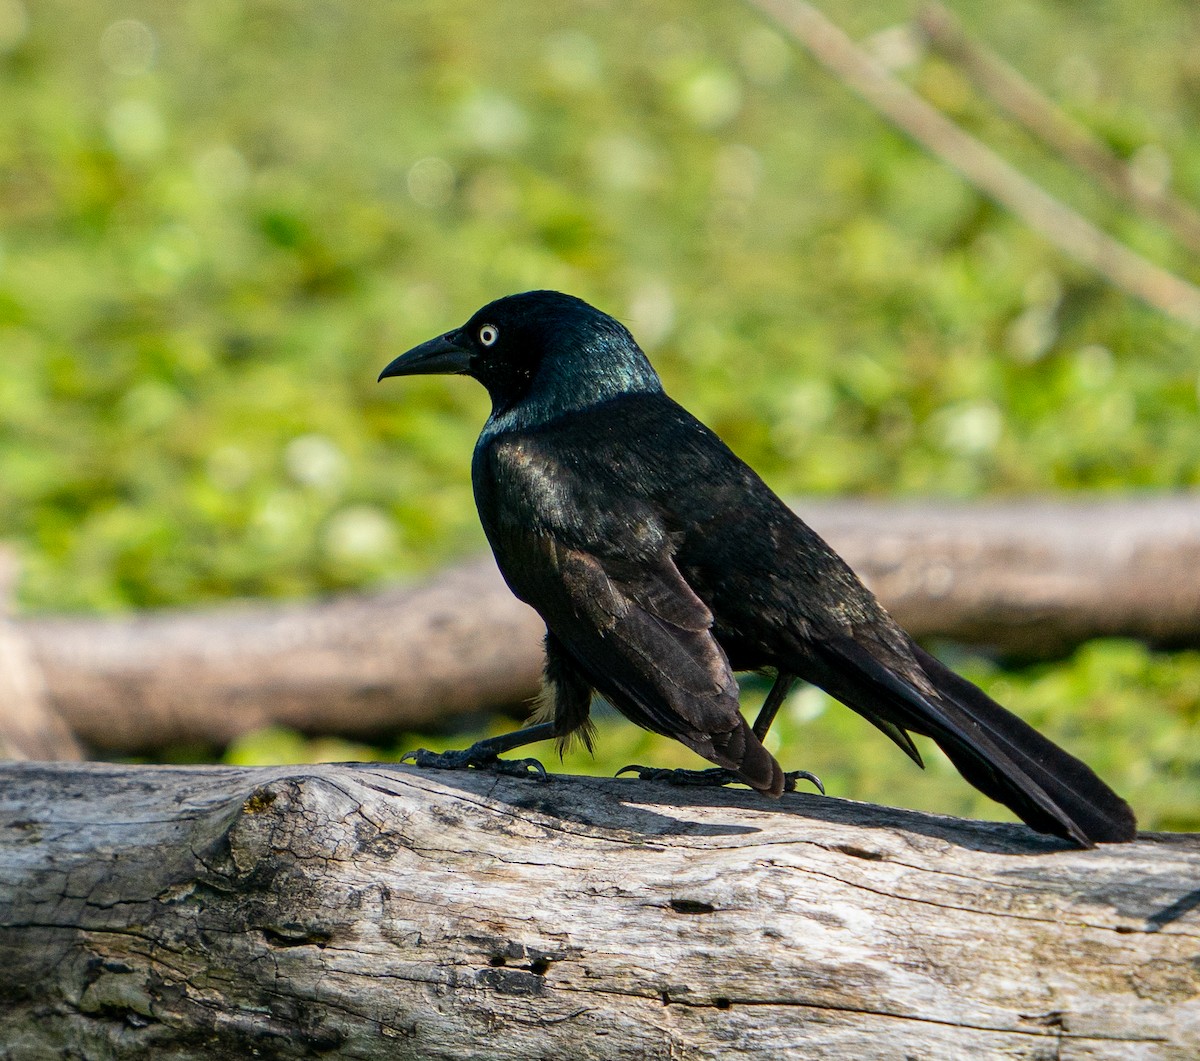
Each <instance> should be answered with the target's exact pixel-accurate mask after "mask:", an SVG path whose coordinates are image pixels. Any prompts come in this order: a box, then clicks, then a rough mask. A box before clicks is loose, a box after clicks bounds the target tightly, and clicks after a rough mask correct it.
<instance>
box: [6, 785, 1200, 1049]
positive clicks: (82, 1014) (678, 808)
mask: <svg viewBox="0 0 1200 1061" xmlns="http://www.w3.org/2000/svg"><path fill="white" fill-rule="evenodd" d="M1198 881H1200V837H1198V836H1195V835H1186V836H1185V835H1174V836H1172V835H1146V836H1144V837H1142V838H1141V839H1139V840H1138V841H1137V842H1136V843H1133V844H1128V845H1117V846H1110V847H1104V848H1101V849H1098V850H1094V851H1078V850H1073V849H1065V848H1064V847H1063V846H1062V845H1061V844H1060V843H1058V842H1057V841H1053V840H1049V839H1047V838H1045V837H1040V836H1037V835H1035V834H1033V833H1032V832H1030V831H1029V830H1028V829H1026V828H1025V827H1024V826H1020V825H1007V824H996V823H982V822H970V821H962V820H955V819H949V818H941V817H936V816H932V815H926V814H918V813H913V812H908V811H898V810H889V809H886V808H882V807H874V806H870V805H866V804H855V803H850V802H846V801H842V800H837V799H826V798H821V797H819V796H816V795H808V794H790V795H787V796H785V797H784V798H783V799H782V800H780V801H779V802H769V801H767V800H764V799H763V798H761V797H759V796H757V795H755V794H753V793H748V792H744V791H742V792H738V791H733V790H724V791H717V792H712V791H701V792H697V791H694V790H679V789H672V788H670V787H668V786H665V785H657V784H648V783H643V782H638V781H632V780H616V779H606V780H599V779H585V778H574V777H561V776H560V777H555V778H553V779H552V780H551V781H550V782H549V783H546V784H539V783H535V782H532V781H522V780H518V779H497V778H495V777H492V776H489V775H480V774H473V773H462V774H442V773H437V772H430V773H420V772H417V771H415V770H413V769H410V768H401V767H383V766H378V765H369V764H357V765H333V766H320V767H309V768H304V769H298V768H296V767H291V768H263V769H256V770H235V769H228V768H213V767H208V768H157V767H132V768H131V767H115V766H109V765H103V764H89V765H73V764H72V765H67V764H57V765H44V764H32V763H29V764H15V765H10V766H6V767H2V768H0V1044H3V1048H2V1049H0V1054H2V1055H3V1056H4V1057H5V1058H8V1059H12V1061H26V1059H35V1058H36V1059H40V1058H57V1057H87V1058H89V1059H93V1061H101V1059H105V1058H144V1057H154V1058H161V1059H180V1061H182V1059H188V1058H204V1059H206V1061H212V1059H214V1058H215V1059H221V1058H238V1059H240V1058H243V1057H251V1056H256V1057H271V1058H292V1057H297V1058H299V1057H311V1056H318V1055H320V1056H327V1057H339V1058H358V1059H370V1058H381V1059H382V1058H387V1059H389V1061H394V1059H405V1058H421V1059H439V1058H447V1059H449V1058H454V1059H467V1058H485V1059H489V1061H490V1059H495V1058H507V1057H512V1058H516V1057H521V1058H572V1059H576V1058H578V1059H591V1058H596V1059H599V1058H629V1059H635V1058H636V1059H657V1058H662V1059H667V1058H671V1059H676V1061H677V1059H682V1058H701V1057H703V1058H712V1057H722V1058H736V1057H746V1058H750V1057H754V1058H764V1057H771V1058H775V1057H791V1056H796V1057H805V1058H808V1059H813V1061H820V1059H854V1061H869V1059H872V1058H888V1059H891V1058H896V1059H899V1058H911V1057H922V1058H959V1057H962V1058H968V1057H969V1058H977V1057H978V1058H985V1057H986V1058H1007V1059H1015V1058H1023V1059H1033V1058H1068V1057H1069V1058H1090V1059H1105V1058H1111V1059H1114V1061H1115V1059H1118V1058H1119V1059H1122V1061H1124V1059H1128V1058H1133V1057H1136V1058H1139V1059H1144V1061H1151V1059H1153V1061H1159V1059H1164V1061H1165V1059H1179V1061H1183V1059H1185V1058H1186V1059H1192V1058H1195V1057H1197V1056H1200V968H1198V963H1197V959H1196V956H1197V953H1198V948H1197V940H1198V938H1200V914H1198V910H1197V908H1198V907H1200V887H1198V886H1197V882H1198Z"/></svg>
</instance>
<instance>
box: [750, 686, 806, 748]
mask: <svg viewBox="0 0 1200 1061" xmlns="http://www.w3.org/2000/svg"><path fill="white" fill-rule="evenodd" d="M795 684H796V676H795V675H794V674H788V672H787V671H784V670H781V671H779V672H778V673H777V674H776V675H775V682H774V684H773V685H772V686H771V690H770V692H768V693H767V698H766V699H765V700H764V701H763V705H762V707H760V708H759V709H758V718H756V719H755V720H754V725H753V726H751V727H750V728H751V729H752V730H754V735H755V736H756V737H757V738H758V739H759V740H762V739H763V738H764V737H765V736H766V735H767V730H769V729H770V728H771V723H772V722H774V721H775V716H776V715H777V714H779V709H780V708H781V707H782V706H783V702H784V700H786V699H787V695H788V693H790V692H791V691H792V686H793V685H795Z"/></svg>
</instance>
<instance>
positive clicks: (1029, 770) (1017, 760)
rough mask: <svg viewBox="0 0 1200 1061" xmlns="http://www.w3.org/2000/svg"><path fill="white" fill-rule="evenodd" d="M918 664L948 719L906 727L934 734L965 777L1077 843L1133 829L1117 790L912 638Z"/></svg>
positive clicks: (1122, 837)
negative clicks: (942, 723) (931, 684)
mask: <svg viewBox="0 0 1200 1061" xmlns="http://www.w3.org/2000/svg"><path fill="white" fill-rule="evenodd" d="M913 648H914V653H915V655H916V657H917V661H918V662H919V663H920V665H921V669H922V670H924V671H925V673H926V674H927V675H928V676H929V679H930V681H931V682H932V683H933V685H934V686H935V687H936V688H937V690H938V693H939V694H940V697H939V700H940V704H939V706H940V707H941V708H942V711H941V712H940V713H942V714H944V715H945V716H947V721H949V722H950V725H949V726H939V725H938V724H937V720H936V719H934V720H931V721H932V722H933V724H932V725H930V726H928V727H927V728H926V727H914V728H915V729H917V731H918V732H925V733H926V734H927V735H928V736H930V737H932V738H933V739H934V740H935V741H937V743H938V745H939V746H940V747H941V748H942V750H943V751H944V752H945V753H946V754H947V755H948V756H949V757H950V760H951V762H953V763H954V765H955V766H956V767H957V768H958V770H959V772H960V773H961V774H962V775H963V777H965V778H966V779H967V780H968V781H969V782H971V784H972V785H974V786H975V787H976V788H977V789H979V790H980V791H981V792H983V793H984V794H985V795H987V796H990V797H991V798H992V799H994V800H996V801H997V802H999V803H1003V804H1004V805H1005V806H1006V807H1008V808H1009V809H1010V810H1012V811H1013V812H1014V813H1015V814H1016V815H1018V817H1020V818H1021V819H1022V820H1023V821H1024V822H1026V823H1027V824H1028V825H1030V826H1032V827H1033V828H1034V829H1037V830H1039V831H1041V832H1045V833H1051V834H1053V835H1055V836H1061V837H1063V838H1064V839H1071V840H1075V841H1076V842H1077V843H1079V844H1082V845H1083V846H1085V847H1091V846H1092V845H1093V844H1098V843H1121V842H1124V841H1127V840H1132V839H1133V838H1134V837H1135V836H1136V835H1137V820H1136V819H1135V818H1134V815H1133V811H1132V809H1130V806H1129V804H1128V803H1126V802H1125V801H1124V800H1123V799H1122V798H1121V797H1120V796H1118V795H1117V794H1116V793H1115V792H1114V791H1113V790H1112V789H1111V788H1109V787H1108V785H1106V784H1105V783H1104V782H1103V781H1101V780H1100V778H1099V777H1097V776H1096V774H1095V772H1094V771H1093V770H1092V768H1091V767H1090V766H1088V765H1087V764H1086V763H1083V762H1080V761H1079V760H1078V759H1076V758H1075V757H1074V756H1073V755H1070V754H1069V753H1067V752H1065V751H1063V749H1062V748H1060V747H1058V745H1056V744H1054V743H1053V742H1052V741H1050V740H1048V739H1047V738H1045V737H1043V736H1042V735H1041V734H1040V733H1039V732H1038V731H1037V730H1035V729H1034V728H1033V727H1032V726H1030V725H1029V724H1028V723H1027V722H1025V721H1023V720H1022V719H1020V718H1018V717H1017V716H1016V715H1014V714H1013V713H1012V712H1011V711H1007V710H1005V709H1004V708H1003V707H1001V706H1000V705H999V704H998V703H996V701H995V700H993V699H992V698H991V697H989V696H988V695H987V694H986V693H984V692H983V690H981V689H979V688H977V687H976V686H974V685H972V684H971V683H970V682H969V681H967V680H966V679H965V678H962V677H960V676H959V675H957V674H955V673H954V671H952V670H950V668H949V667H947V666H945V665H944V664H943V663H941V662H939V661H938V660H937V659H935V658H934V657H933V656H931V655H930V654H929V653H928V652H925V651H924V650H923V649H921V648H920V647H919V646H913Z"/></svg>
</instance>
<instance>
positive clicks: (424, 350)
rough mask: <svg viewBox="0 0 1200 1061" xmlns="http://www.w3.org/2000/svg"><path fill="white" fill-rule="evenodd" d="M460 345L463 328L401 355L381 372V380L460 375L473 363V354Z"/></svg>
mask: <svg viewBox="0 0 1200 1061" xmlns="http://www.w3.org/2000/svg"><path fill="white" fill-rule="evenodd" d="M461 344H462V331H461V330H460V329H456V330H455V331H452V332H447V333H446V334H445V335H439V336H438V337H437V338H436V339H430V340H429V342H427V343H422V344H421V345H420V346H414V347H413V348H412V349H411V350H409V351H408V353H406V354H401V355H400V356H399V357H398V358H396V360H395V361H393V362H392V363H391V364H390V365H388V367H387V368H385V369H384V370H383V371H382V372H380V373H379V378H380V379H386V378H387V377H388V376H436V375H461V374H462V373H464V372H466V371H467V369H468V368H469V367H470V363H471V352H470V351H469V350H467V349H466V348H465V347H464V346H463V345H461Z"/></svg>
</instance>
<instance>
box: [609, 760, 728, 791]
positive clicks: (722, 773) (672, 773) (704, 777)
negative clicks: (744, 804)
mask: <svg viewBox="0 0 1200 1061" xmlns="http://www.w3.org/2000/svg"><path fill="white" fill-rule="evenodd" d="M622 774H637V776H638V778H639V779H640V780H642V781H665V782H666V783H667V784H668V785H686V786H691V787H696V788H721V787H722V786H724V785H732V784H735V783H737V782H738V781H739V780H740V779H739V778H738V776H737V774H735V773H734V772H733V771H732V770H725V769H723V768H721V767H719V766H717V767H713V768H712V769H711V770H667V769H662V768H659V767H657V766H638V765H637V764H636V763H632V764H630V765H629V766H623V767H621V769H620V770H618V771H617V772H616V774H614V775H613V776H614V777H620V776H621V775H622Z"/></svg>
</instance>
